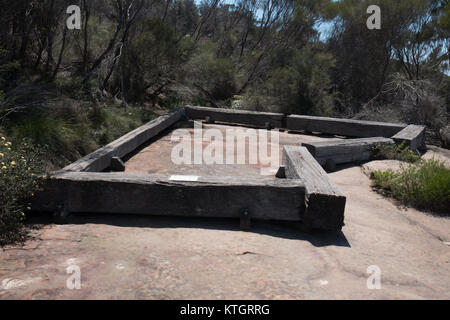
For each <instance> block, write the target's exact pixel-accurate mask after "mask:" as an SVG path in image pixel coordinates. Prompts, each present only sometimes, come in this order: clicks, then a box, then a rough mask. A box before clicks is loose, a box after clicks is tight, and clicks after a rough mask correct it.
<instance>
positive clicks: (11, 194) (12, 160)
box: [0, 137, 43, 246]
mask: <svg viewBox="0 0 450 320" xmlns="http://www.w3.org/2000/svg"><path fill="white" fill-rule="evenodd" d="M42 151H43V150H41V149H40V147H39V146H36V147H35V146H33V144H32V143H30V141H27V140H24V141H22V142H21V143H19V144H17V145H16V144H12V143H11V142H10V141H8V140H7V139H6V138H5V137H1V140H0V246H2V245H5V244H8V243H12V242H16V241H20V240H23V239H24V236H25V233H24V232H23V229H22V224H23V221H24V218H25V213H26V211H27V210H29V209H30V208H29V205H30V204H29V201H30V199H31V197H32V196H33V195H34V193H35V192H36V191H37V190H38V189H39V180H38V177H37V174H38V173H41V172H42V170H43V161H42V159H43V158H42Z"/></svg>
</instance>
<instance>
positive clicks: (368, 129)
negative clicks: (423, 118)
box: [286, 115, 406, 138]
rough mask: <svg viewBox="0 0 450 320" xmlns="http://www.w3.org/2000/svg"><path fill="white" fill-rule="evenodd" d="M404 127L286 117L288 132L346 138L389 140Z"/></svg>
mask: <svg viewBox="0 0 450 320" xmlns="http://www.w3.org/2000/svg"><path fill="white" fill-rule="evenodd" d="M405 127H406V125H404V124H396V123H387V122H375V121H360V120H350V119H336V118H326V117H313V116H301V115H290V116H287V117H286V128H287V129H288V130H297V131H307V132H320V133H325V134H336V135H341V136H348V137H360V138H368V137H386V138H390V137H391V136H393V135H394V134H396V133H397V132H399V131H400V130H403V129H404V128H405Z"/></svg>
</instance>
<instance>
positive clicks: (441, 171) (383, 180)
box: [370, 159, 450, 215]
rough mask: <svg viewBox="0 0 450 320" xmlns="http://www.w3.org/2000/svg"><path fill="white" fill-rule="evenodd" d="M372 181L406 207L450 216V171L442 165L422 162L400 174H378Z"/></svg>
mask: <svg viewBox="0 0 450 320" xmlns="http://www.w3.org/2000/svg"><path fill="white" fill-rule="evenodd" d="M370 177H371V179H372V180H373V182H374V184H375V186H376V187H377V188H378V189H380V190H382V191H383V193H384V194H386V195H389V196H392V197H393V198H395V199H397V200H399V201H401V202H402V203H404V204H406V205H411V206H413V207H416V208H418V209H424V210H429V211H432V212H436V213H443V214H446V215H448V214H450V210H449V208H450V169H449V168H448V167H446V166H445V164H444V163H443V162H441V161H437V160H434V159H431V160H425V161H423V160H422V161H419V162H416V163H415V164H411V165H407V166H402V168H401V170H400V171H399V172H394V171H392V170H387V171H378V170H377V171H373V172H372V173H371V176H370Z"/></svg>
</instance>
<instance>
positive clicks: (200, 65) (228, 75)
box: [187, 42, 237, 102]
mask: <svg viewBox="0 0 450 320" xmlns="http://www.w3.org/2000/svg"><path fill="white" fill-rule="evenodd" d="M217 50H218V49H217V47H216V46H215V45H214V44H213V43H211V42H208V43H205V44H204V45H202V46H201V47H199V48H198V49H197V51H196V53H195V55H194V56H193V57H192V59H191V60H190V61H189V63H188V65H187V70H189V80H188V81H189V83H190V84H191V85H192V86H193V87H194V88H195V89H197V90H200V95H201V96H202V95H203V96H204V97H205V101H211V100H212V101H213V102H214V101H217V100H228V99H231V98H232V97H233V95H234V93H235V92H236V88H237V83H236V81H237V80H236V76H237V75H236V68H235V65H234V61H233V60H232V59H231V58H229V57H222V58H220V57H217V55H216V51H217Z"/></svg>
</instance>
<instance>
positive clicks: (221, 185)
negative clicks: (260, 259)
mask: <svg viewBox="0 0 450 320" xmlns="http://www.w3.org/2000/svg"><path fill="white" fill-rule="evenodd" d="M181 180H182V179H181ZM188 180H189V179H188ZM194 180H196V181H180V179H179V178H177V179H175V180H174V179H171V177H170V176H166V175H146V174H134V173H88V172H64V173H58V174H56V175H54V176H53V177H52V178H51V179H49V180H48V181H47V182H46V184H45V186H44V191H42V192H41V193H40V194H38V195H37V197H36V199H35V201H34V203H33V210H37V211H54V210H56V209H57V208H58V207H60V206H61V205H64V206H65V207H66V208H67V210H68V211H70V212H86V213H91V212H92V213H121V214H147V215H167V216H198V217H219V218H238V219H239V218H240V217H241V214H242V210H244V209H246V210H248V213H249V214H250V215H251V217H252V219H263V220H285V221H300V220H301V216H302V213H303V212H304V202H305V186H304V184H303V183H301V182H300V181H296V180H285V179H275V178H274V179H269V178H268V179H239V178H234V177H198V179H194Z"/></svg>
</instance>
